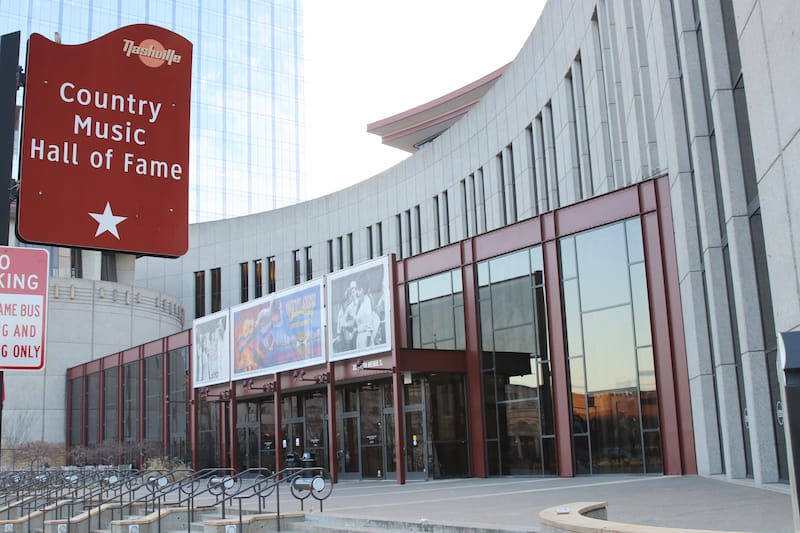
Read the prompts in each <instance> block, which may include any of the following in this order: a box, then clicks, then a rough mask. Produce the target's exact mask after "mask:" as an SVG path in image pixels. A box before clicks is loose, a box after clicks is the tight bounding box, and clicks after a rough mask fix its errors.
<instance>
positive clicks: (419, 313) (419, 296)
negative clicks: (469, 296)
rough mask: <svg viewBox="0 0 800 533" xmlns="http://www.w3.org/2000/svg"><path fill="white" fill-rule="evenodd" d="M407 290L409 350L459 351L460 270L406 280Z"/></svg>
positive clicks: (461, 323)
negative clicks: (407, 281) (410, 348)
mask: <svg viewBox="0 0 800 533" xmlns="http://www.w3.org/2000/svg"><path fill="white" fill-rule="evenodd" d="M407 291H408V302H409V304H408V319H409V321H408V324H409V339H408V340H409V342H410V343H411V347H412V348H424V349H433V350H437V349H438V350H463V349H464V347H465V345H466V340H465V339H466V338H465V336H464V298H463V288H462V286H461V271H460V270H458V269H455V270H452V271H448V272H443V273H441V274H436V275H433V276H429V277H427V278H421V279H418V280H415V281H410V282H409V283H408V284H407Z"/></svg>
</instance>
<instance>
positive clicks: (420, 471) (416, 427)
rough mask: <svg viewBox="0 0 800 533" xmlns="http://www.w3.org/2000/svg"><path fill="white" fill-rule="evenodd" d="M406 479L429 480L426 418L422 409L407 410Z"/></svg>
mask: <svg viewBox="0 0 800 533" xmlns="http://www.w3.org/2000/svg"><path fill="white" fill-rule="evenodd" d="M405 419H406V420H405V422H406V423H405V434H406V445H405V454H406V478H407V479H427V477H428V467H427V465H428V454H427V442H426V439H425V435H426V432H425V416H424V411H423V409H422V407H411V408H408V407H407V408H406V410H405Z"/></svg>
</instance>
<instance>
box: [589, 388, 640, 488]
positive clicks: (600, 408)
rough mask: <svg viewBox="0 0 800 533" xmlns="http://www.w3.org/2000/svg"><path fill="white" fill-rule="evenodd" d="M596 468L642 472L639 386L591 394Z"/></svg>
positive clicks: (596, 470) (603, 470) (595, 470)
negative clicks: (637, 387)
mask: <svg viewBox="0 0 800 533" xmlns="http://www.w3.org/2000/svg"><path fill="white" fill-rule="evenodd" d="M589 416H590V417H591V427H592V431H591V439H592V441H591V442H592V472H593V473H600V472H640V471H641V470H642V465H641V461H642V459H641V431H640V428H639V405H638V396H637V394H636V389H634V388H629V389H618V390H615V391H611V392H600V393H594V394H590V395H589Z"/></svg>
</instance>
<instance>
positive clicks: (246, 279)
mask: <svg viewBox="0 0 800 533" xmlns="http://www.w3.org/2000/svg"><path fill="white" fill-rule="evenodd" d="M247 267H248V264H247V261H245V262H244V263H239V280H240V283H241V288H240V290H239V301H240V302H246V301H247V300H248V289H249V284H250V274H249V271H248V268H247Z"/></svg>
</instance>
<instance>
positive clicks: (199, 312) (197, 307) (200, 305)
mask: <svg viewBox="0 0 800 533" xmlns="http://www.w3.org/2000/svg"><path fill="white" fill-rule="evenodd" d="M205 314H206V273H205V272H203V271H199V272H195V273H194V317H195V318H200V317H201V316H205Z"/></svg>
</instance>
